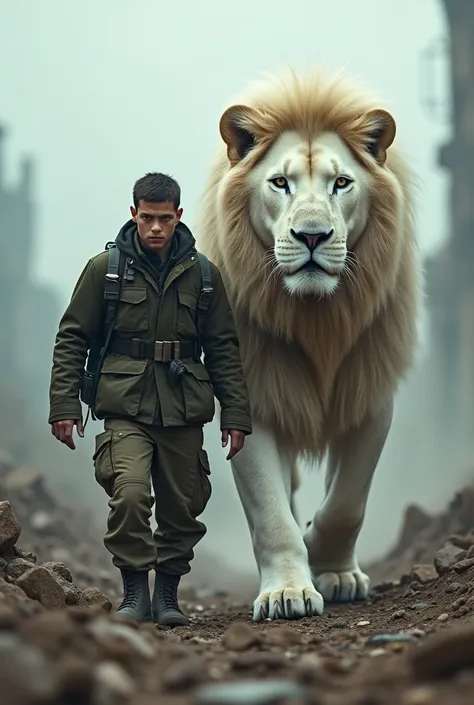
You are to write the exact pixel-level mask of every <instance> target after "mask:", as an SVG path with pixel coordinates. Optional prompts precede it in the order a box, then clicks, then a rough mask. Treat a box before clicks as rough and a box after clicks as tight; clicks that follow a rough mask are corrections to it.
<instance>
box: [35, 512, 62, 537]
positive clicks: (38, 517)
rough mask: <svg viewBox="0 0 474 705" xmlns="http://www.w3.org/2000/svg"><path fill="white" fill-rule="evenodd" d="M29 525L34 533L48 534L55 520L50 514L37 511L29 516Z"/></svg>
mask: <svg viewBox="0 0 474 705" xmlns="http://www.w3.org/2000/svg"><path fill="white" fill-rule="evenodd" d="M30 523H31V528H32V529H33V530H34V531H37V532H38V533H44V532H48V530H49V529H51V528H52V527H53V526H54V524H55V523H56V519H55V517H54V516H52V515H51V514H48V512H42V511H39V512H35V513H34V514H33V515H32V516H31V519H30Z"/></svg>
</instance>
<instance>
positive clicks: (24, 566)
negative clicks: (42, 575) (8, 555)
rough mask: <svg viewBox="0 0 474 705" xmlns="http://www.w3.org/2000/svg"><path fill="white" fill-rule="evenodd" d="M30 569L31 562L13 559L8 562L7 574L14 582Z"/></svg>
mask: <svg viewBox="0 0 474 705" xmlns="http://www.w3.org/2000/svg"><path fill="white" fill-rule="evenodd" d="M30 569H31V563H30V561H26V560H25V559H24V558H13V560H11V561H8V562H7V567H6V573H7V575H8V577H9V578H11V579H12V580H17V579H18V578H19V577H20V576H22V575H24V573H26V571H27V570H30Z"/></svg>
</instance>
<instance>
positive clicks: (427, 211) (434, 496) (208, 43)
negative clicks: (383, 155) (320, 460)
mask: <svg viewBox="0 0 474 705" xmlns="http://www.w3.org/2000/svg"><path fill="white" fill-rule="evenodd" d="M0 18H1V19H0V86H1V93H0V95H1V100H0V126H3V128H4V131H3V132H2V135H1V136H0V233H1V237H2V249H3V257H4V259H3V267H2V272H1V275H0V322H1V325H2V330H1V334H0V336H1V342H0V365H1V370H0V391H1V400H2V404H1V409H0V444H1V447H2V448H4V449H5V450H6V451H8V452H9V453H11V454H13V455H14V456H15V458H16V459H17V460H18V462H20V463H27V464H30V465H34V466H36V467H39V468H40V469H41V470H43V471H44V473H45V475H46V476H47V477H48V478H49V479H50V480H51V483H52V484H53V486H54V488H55V489H56V490H57V492H58V493H60V494H62V495H63V496H65V497H67V498H68V499H69V501H70V502H73V503H75V504H76V505H78V506H79V505H84V507H89V508H90V509H91V510H92V511H93V513H94V514H95V515H96V517H97V518H98V522H99V527H102V528H105V517H106V513H107V501H106V497H105V495H104V494H103V492H102V490H101V489H100V488H98V486H97V485H96V484H95V480H94V477H93V468H92V462H91V455H92V448H93V440H94V435H95V434H96V433H98V432H99V431H100V430H101V424H99V422H92V421H89V423H88V426H87V428H86V438H85V439H84V440H81V439H78V450H76V451H75V452H71V451H70V450H69V449H67V448H66V447H64V446H62V445H61V444H59V443H58V442H57V441H55V440H54V439H53V438H52V436H51V434H50V428H49V426H48V423H47V416H48V385H49V373H50V366H51V352H52V346H53V343H54V336H55V334H56V329H57V325H58V322H59V318H60V316H61V314H62V311H63V309H64V307H65V305H66V304H67V301H68V299H69V296H70V294H71V291H72V288H73V286H74V284H75V282H76V279H77V277H78V275H79V273H80V272H81V270H82V268H83V267H84V265H85V263H86V261H87V260H88V259H89V258H90V257H91V256H93V255H95V254H97V253H98V252H99V251H101V250H102V249H103V248H104V245H105V243H106V242H107V241H108V240H112V239H114V238H115V236H116V233H117V231H118V230H119V228H120V227H121V226H122V224H123V223H124V222H125V221H126V220H127V219H128V218H129V211H128V209H129V205H130V203H131V191H132V186H133V183H134V181H135V180H136V179H137V178H138V177H140V176H142V175H143V174H144V173H145V172H147V171H151V170H153V171H154V170H159V171H165V172H168V173H170V174H171V175H173V176H174V177H175V178H177V179H178V181H179V182H180V184H181V187H182V192H183V201H182V205H183V207H184V215H183V220H184V222H185V223H186V224H187V225H189V226H190V227H191V228H193V221H194V213H195V209H196V205H197V203H198V200H199V198H200V194H201V191H202V188H203V185H204V180H205V177H206V174H207V171H208V168H209V165H210V162H211V159H212V157H213V153H214V150H215V148H216V146H217V144H218V142H219V139H220V138H219V134H218V121H219V118H220V115H221V113H222V111H223V110H224V109H225V107H227V105H228V104H229V103H230V101H232V98H233V96H234V94H235V93H238V92H239V91H240V90H241V89H242V88H243V87H244V85H245V82H246V81H247V80H252V79H255V78H259V77H260V76H261V74H262V72H264V71H278V70H279V69H281V68H283V67H284V66H285V65H286V64H288V63H291V64H292V65H293V66H294V67H296V68H307V67H310V66H312V65H315V64H319V63H321V64H322V65H323V66H325V67H326V68H327V69H328V70H332V69H336V70H338V69H339V68H341V67H345V68H346V71H347V72H348V73H349V75H353V76H355V77H356V78H359V79H360V80H361V81H362V82H363V83H365V84H366V85H367V86H368V87H369V88H371V89H373V90H374V91H376V92H377V93H378V94H379V95H380V98H381V101H382V102H383V103H384V104H385V105H387V106H388V108H389V109H390V110H391V111H392V113H393V114H394V117H395V119H396V122H397V141H398V144H399V145H401V147H402V149H403V150H404V151H405V152H406V153H407V154H408V155H409V158H410V161H411V164H412V167H413V168H414V170H415V173H416V175H417V177H418V180H419V183H420V188H419V194H418V198H419V201H418V232H419V238H420V244H421V248H422V252H423V253H424V254H425V255H434V254H435V253H436V252H438V251H439V250H440V248H442V247H443V246H444V245H445V243H446V242H447V239H448V238H449V237H450V235H451V230H452V228H451V214H450V201H449V198H450V183H451V176H450V173H449V172H448V171H447V170H446V169H443V168H441V167H440V166H439V156H438V155H439V150H440V148H441V147H442V145H443V144H446V143H448V142H449V140H450V139H451V137H452V131H453V127H452V115H451V113H452V105H451V91H452V88H451V77H450V71H451V68H450V56H449V28H448V24H447V21H446V18H445V13H444V7H443V3H442V2H441V0H417V2H416V3H415V2H413V0H399V2H398V3H397V7H396V11H395V7H394V5H393V4H389V3H381V2H380V1H377V0H358V1H357V2H356V1H355V0H339V2H338V3H334V4H329V3H324V2H314V0H313V1H312V2H310V1H309V0H307V1H306V2H305V1H304V0H293V2H292V3H291V4H286V3H285V4H282V5H278V4H277V3H275V2H274V1H273V2H270V1H269V0H258V1H256V0H240V2H239V3H238V5H236V4H234V3H225V2H222V1H218V0H200V1H196V2H187V3H182V2H181V3H169V2H167V3H164V2H156V0H134V2H132V1H131V0H82V2H81V3H75V2H72V0H42V2H37V0H17V2H15V3H12V2H10V1H9V0H0ZM440 296H442V292H440ZM427 308H428V313H429V312H430V301H429V298H428V301H427ZM422 328H423V339H424V340H425V347H424V350H423V353H422V355H421V357H420V361H419V365H418V369H417V370H415V371H414V372H413V373H412V374H411V375H410V377H409V378H408V380H407V383H406V384H405V385H404V386H403V388H402V390H401V392H400V394H399V396H398V400H397V410H396V417H395V422H394V425H393V429H392V433H391V435H390V437H389V441H388V444H387V446H386V449H385V452H384V454H383V457H382V460H381V462H380V465H379V468H378V472H377V474H376V477H375V480H374V484H373V489H372V493H371V496H370V499H369V505H368V512H367V518H366V522H365V525H364V528H363V530H362V533H361V536H360V540H359V556H360V558H361V559H362V560H363V561H368V560H372V559H373V558H375V557H378V556H380V555H381V554H383V553H384V552H385V551H386V550H387V548H388V547H389V546H390V545H391V544H392V543H393V542H394V541H395V538H396V532H397V531H398V529H399V526H400V522H401V519H402V514H403V510H404V508H405V506H406V505H407V504H408V503H411V502H419V503H421V504H422V505H423V506H425V507H426V508H428V509H430V510H433V511H436V510H438V509H440V508H442V507H443V506H444V504H445V503H446V502H447V501H448V500H449V498H450V497H451V495H452V493H453V492H454V490H455V489H456V488H457V487H458V486H460V485H461V484H463V483H464V482H465V481H466V479H469V478H471V477H472V472H471V467H470V445H469V444H470V434H469V433H466V434H465V435H464V436H463V437H462V438H461V442H460V438H459V436H458V435H456V434H451V435H449V434H450V432H449V428H450V427H449V426H443V424H442V423H440V419H439V416H437V411H436V409H437V408H438V407H437V406H436V405H437V404H438V405H439V399H440V394H441V399H442V394H443V393H442V392H440V391H439V390H440V387H439V384H440V376H439V370H438V368H436V365H435V363H431V362H430V360H431V357H430V356H431V354H432V352H433V350H434V349H435V347H436V346H434V344H433V337H432V334H431V333H430V319H429V317H428V318H427V319H426V320H424V321H423V322H422ZM446 374H447V375H448V377H449V374H450V371H449V369H448V372H447V373H446ZM443 403H444V402H443V401H441V406H442V407H443ZM446 404H448V401H447V402H446ZM444 412H445V413H446V414H447V415H448V416H452V413H453V408H451V407H449V406H446V405H445V406H444ZM206 447H207V449H208V452H209V455H210V459H211V466H212V479H213V495H212V499H211V502H210V504H209V506H208V508H207V510H206V512H205V514H204V515H203V519H204V521H205V522H206V523H207V526H208V529H209V530H208V534H207V536H206V537H205V538H204V540H203V541H202V542H201V544H200V545H199V546H198V549H197V558H196V561H195V565H199V560H200V557H201V556H204V555H205V554H206V555H208V554H210V555H211V556H212V555H214V556H217V557H218V558H219V560H223V561H225V562H226V563H227V564H228V565H229V566H232V568H233V569H242V570H250V571H252V572H255V567H254V559H253V554H252V550H251V543H250V538H249V534H248V529H247V524H246V522H245V519H244V515H243V512H242V509H241V507H240V503H239V501H238V497H237V493H236V490H235V488H234V484H233V481H232V476H231V470H230V466H229V465H228V463H227V462H226V461H225V452H226V451H223V450H222V448H221V447H220V433H219V429H218V420H217V419H216V420H215V421H214V423H213V424H212V425H210V426H208V427H207V429H206ZM322 481H323V475H322V473H318V474H315V473H307V474H305V477H304V483H303V487H302V490H301V491H300V493H299V497H298V504H299V511H300V516H301V519H302V520H303V521H305V520H309V519H310V518H311V516H312V514H313V512H314V511H315V510H316V509H317V507H318V505H319V503H320V501H321V499H322ZM217 577H218V576H216V578H217Z"/></svg>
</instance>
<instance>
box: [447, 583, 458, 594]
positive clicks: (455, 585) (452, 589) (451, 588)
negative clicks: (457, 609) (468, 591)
mask: <svg viewBox="0 0 474 705" xmlns="http://www.w3.org/2000/svg"><path fill="white" fill-rule="evenodd" d="M460 587H461V583H449V585H448V587H447V588H446V592H447V593H452V592H457V591H458V590H459V588H460Z"/></svg>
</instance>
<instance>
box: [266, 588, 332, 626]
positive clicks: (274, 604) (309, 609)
mask: <svg viewBox="0 0 474 705" xmlns="http://www.w3.org/2000/svg"><path fill="white" fill-rule="evenodd" d="M323 609H324V600H323V598H322V596H321V595H320V594H319V592H317V591H316V590H315V589H314V587H313V586H311V587H305V588H301V589H299V588H289V587H288V588H285V587H281V588H278V589H276V590H272V591H271V592H262V593H260V595H259V596H258V597H257V599H256V600H255V602H254V605H253V620H254V622H261V621H262V620H264V619H303V618H304V617H314V616H316V615H322V613H323Z"/></svg>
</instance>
